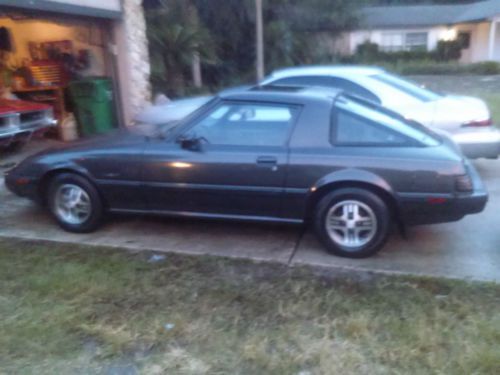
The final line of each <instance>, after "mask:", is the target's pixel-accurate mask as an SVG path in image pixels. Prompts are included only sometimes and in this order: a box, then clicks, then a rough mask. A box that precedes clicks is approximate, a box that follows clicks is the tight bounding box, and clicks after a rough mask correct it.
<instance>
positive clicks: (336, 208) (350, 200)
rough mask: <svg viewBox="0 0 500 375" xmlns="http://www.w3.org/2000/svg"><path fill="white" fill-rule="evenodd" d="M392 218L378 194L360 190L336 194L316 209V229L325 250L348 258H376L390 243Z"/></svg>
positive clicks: (323, 199)
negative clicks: (387, 242)
mask: <svg viewBox="0 0 500 375" xmlns="http://www.w3.org/2000/svg"><path fill="white" fill-rule="evenodd" d="M390 224H391V214H390V210H389V209H388V207H387V204H386V203H385V202H384V201H383V200H382V199H381V198H380V197H379V196H377V195H376V194H374V193H372V192H370V191H368V190H364V189H358V188H351V189H349V188H346V189H339V190H336V191H333V192H331V193H329V194H327V195H326V196H324V197H323V198H322V199H321V201H320V202H319V204H318V205H317V208H316V212H315V218H314V227H315V231H316V234H317V235H318V237H319V239H320V240H321V242H322V243H323V244H324V245H325V247H326V249H327V250H328V251H329V252H330V253H332V254H335V255H339V256H342V257H348V258H365V257H369V256H371V255H373V254H375V253H376V252H377V251H378V250H380V248H381V247H382V246H383V245H384V243H385V241H386V240H387V237H388V234H389V230H390Z"/></svg>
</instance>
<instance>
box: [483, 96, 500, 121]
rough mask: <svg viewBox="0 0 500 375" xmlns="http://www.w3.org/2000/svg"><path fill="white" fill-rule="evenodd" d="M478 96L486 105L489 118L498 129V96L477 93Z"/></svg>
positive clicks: (499, 106)
mask: <svg viewBox="0 0 500 375" xmlns="http://www.w3.org/2000/svg"><path fill="white" fill-rule="evenodd" d="M478 96H479V97H480V98H482V99H483V100H485V101H486V103H488V107H489V108H490V111H491V117H492V118H493V121H494V122H495V125H496V126H497V127H500V94H490V93H481V92H480V93H479V94H478Z"/></svg>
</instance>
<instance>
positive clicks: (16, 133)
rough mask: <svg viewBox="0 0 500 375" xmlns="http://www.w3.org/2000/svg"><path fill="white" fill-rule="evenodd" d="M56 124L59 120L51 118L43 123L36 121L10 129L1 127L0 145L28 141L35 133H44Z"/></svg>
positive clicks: (6, 145)
mask: <svg viewBox="0 0 500 375" xmlns="http://www.w3.org/2000/svg"><path fill="white" fill-rule="evenodd" d="M55 126H57V121H56V120H51V121H49V122H44V123H42V124H39V123H38V124H37V123H34V124H30V125H28V126H23V127H19V126H16V127H10V128H9V129H0V146H1V147H8V146H10V145H11V144H13V143H18V142H21V143H26V142H28V141H29V140H30V139H31V137H33V135H39V134H43V133H45V132H46V131H47V130H49V129H51V128H53V127H55Z"/></svg>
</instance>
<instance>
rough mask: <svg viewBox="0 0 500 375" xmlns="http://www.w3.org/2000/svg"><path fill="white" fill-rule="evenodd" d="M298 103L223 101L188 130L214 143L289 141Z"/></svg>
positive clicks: (238, 143) (276, 144) (189, 133)
mask: <svg viewBox="0 0 500 375" xmlns="http://www.w3.org/2000/svg"><path fill="white" fill-rule="evenodd" d="M297 113H298V107H296V106H287V105H274V104H269V105H268V104H247V103H243V104H242V103H223V104H221V105H219V106H217V107H216V108H214V109H213V110H211V111H210V112H209V113H208V114H206V115H205V116H203V118H202V119H200V120H198V121H197V123H196V124H195V125H194V126H193V127H192V128H191V129H190V130H189V131H188V132H187V134H185V135H186V136H188V137H201V138H203V139H204V140H205V142H207V143H209V144H213V145H227V146H282V145H285V144H286V142H287V139H288V134H289V133H290V130H291V127H292V124H293V121H294V119H295V117H296V115H297Z"/></svg>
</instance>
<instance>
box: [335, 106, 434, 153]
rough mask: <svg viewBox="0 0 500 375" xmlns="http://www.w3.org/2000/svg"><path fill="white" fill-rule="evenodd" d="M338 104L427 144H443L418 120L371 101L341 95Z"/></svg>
mask: <svg viewBox="0 0 500 375" xmlns="http://www.w3.org/2000/svg"><path fill="white" fill-rule="evenodd" d="M337 106H338V107H339V108H342V109H345V110H347V111H349V112H352V113H355V114H357V115H358V116H361V117H364V118H366V119H367V120H369V121H372V122H375V123H377V124H378V125H381V126H384V127H387V128H389V129H392V130H394V131H397V132H398V133H400V134H403V135H405V136H406V137H408V138H411V139H414V140H416V141H417V142H419V143H422V144H424V145H425V146H438V145H440V144H441V139H440V137H439V136H438V135H437V134H435V133H434V132H433V131H432V130H430V129H428V128H426V127H425V126H423V125H421V124H419V123H417V122H414V121H408V120H406V119H405V118H404V117H402V116H400V115H399V114H397V113H395V112H392V111H390V110H387V109H385V108H383V107H381V106H379V105H376V104H374V103H371V102H369V101H366V100H363V99H357V98H355V97H352V96H341V97H339V99H338V101H337Z"/></svg>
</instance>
